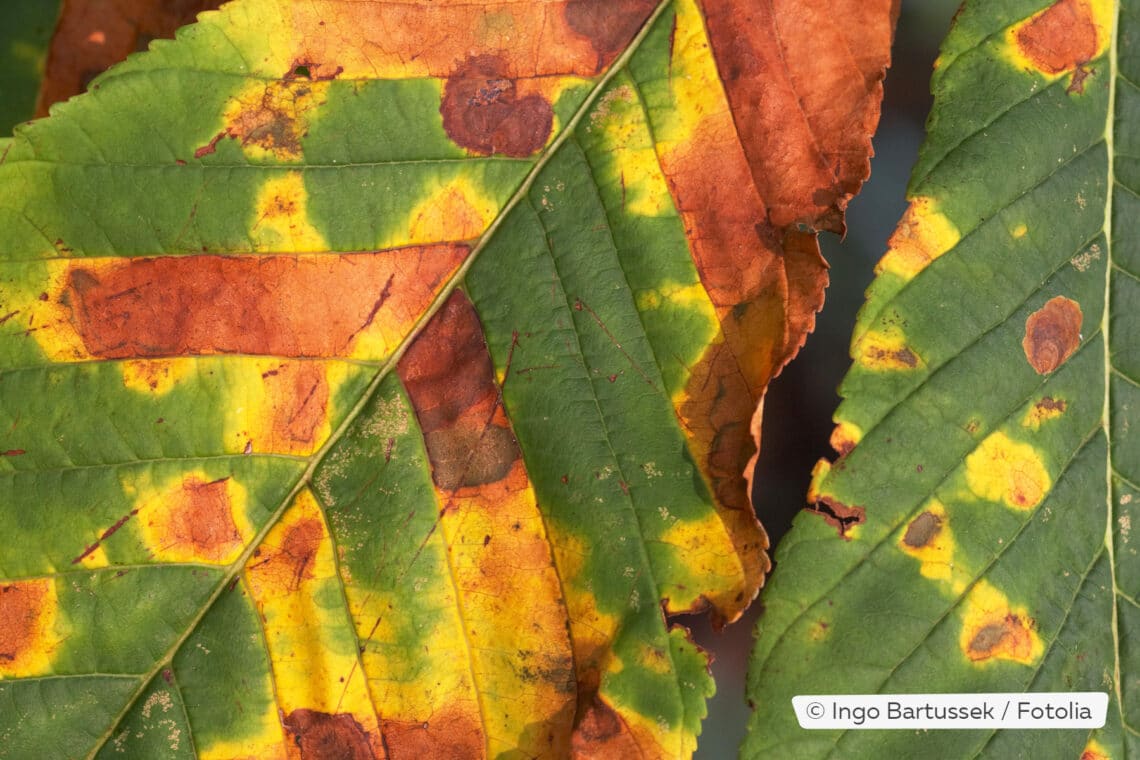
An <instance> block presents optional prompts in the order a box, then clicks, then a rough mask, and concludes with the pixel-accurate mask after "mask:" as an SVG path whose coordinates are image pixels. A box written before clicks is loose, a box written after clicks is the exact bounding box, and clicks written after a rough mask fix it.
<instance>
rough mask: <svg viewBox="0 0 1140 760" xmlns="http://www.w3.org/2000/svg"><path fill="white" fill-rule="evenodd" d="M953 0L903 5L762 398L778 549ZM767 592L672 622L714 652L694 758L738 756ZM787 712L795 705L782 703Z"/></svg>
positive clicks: (807, 470) (916, 134)
mask: <svg viewBox="0 0 1140 760" xmlns="http://www.w3.org/2000/svg"><path fill="white" fill-rule="evenodd" d="M959 3H960V0H903V3H902V9H901V12H900V15H899V22H898V27H897V30H896V31H895V43H894V49H893V50H892V59H893V62H892V64H891V69H890V71H888V72H887V81H886V93H885V97H884V100H883V115H882V119H881V120H880V122H879V131H878V132H877V133H876V135H875V138H874V148H875V157H874V158H873V159H872V160H871V179H870V180H869V181H868V182H867V184H866V185H864V186H863V191H862V192H861V193H860V194H859V195H858V197H856V198H855V199H854V200H853V201H851V205H850V206H849V207H848V210H847V237H846V238H845V239H844V240H842V241H840V240H839V238H837V237H835V236H834V235H829V234H826V233H825V234H823V235H822V236H821V239H820V242H821V245H822V248H823V255H824V256H825V257H826V258H827V261H828V262H829V263H830V264H831V285H830V286H829V287H828V289H827V302H826V304H825V305H824V307H823V311H822V312H820V314H819V317H818V319H817V322H816V328H815V332H814V333H813V334H812V335H810V336H808V340H807V344H806V345H805V346H804V348H803V350H801V351H800V353H799V356H797V357H796V359H795V360H794V361H793V362H792V363H791V364H790V365H788V367H787V368H786V369H785V370H784V372H783V374H781V375H780V376H779V377H777V378H776V380H775V381H774V382H773V383H772V386H771V388H769V390H768V396H767V400H766V401H765V402H764V423H763V424H764V427H763V433H762V441H761V450H760V459H759V462H758V463H757V467H756V488H755V491H754V493H753V500H754V501H755V503H756V512H757V514H758V515H759V517H760V521H761V522H762V523H764V527H765V529H766V530H767V531H768V535H769V537H770V538H771V540H772V544H773V549H772V550H771V551H774V549H775V545H776V543H777V542H778V541H779V540H780V537H782V536H783V535H784V534H785V533H786V532H787V531H788V529H789V528H790V527H791V522H792V518H794V517H795V515H796V513H798V512H799V511H800V510H801V509H802V508H803V506H804V502H805V495H806V493H807V487H808V481H809V480H810V479H811V469H812V466H813V465H814V464H815V463H816V461H817V460H819V459H820V458H821V457H826V458H828V459H832V458H834V452H832V450H831V447H830V446H829V445H828V438H829V436H830V435H831V428H832V422H831V415H832V412H834V411H835V407H836V406H837V405H838V404H839V396H838V395H837V392H836V389H837V388H838V387H839V383H840V381H841V380H842V379H843V375H844V373H845V372H846V371H847V367H848V366H849V365H850V363H851V360H850V358H849V356H848V351H847V349H848V344H849V342H850V339H851V329H852V327H853V326H854V323H855V313H856V312H857V311H858V310H859V307H860V306H861V305H862V304H863V291H864V290H865V289H866V288H867V286H868V285H869V284H870V282H871V279H872V276H873V271H872V270H873V269H874V266H875V262H876V261H878V260H879V257H880V256H882V254H883V252H884V251H886V249H887V238H888V237H890V235H891V232H892V231H893V230H894V227H895V224H896V222H898V219H899V217H900V216H902V212H903V210H904V209H905V208H906V183H907V179H908V178H909V177H910V168H911V166H912V165H913V164H914V161H915V158H916V157H917V156H918V148H919V145H920V144H921V143H922V136H923V126H924V124H925V122H926V114H927V112H928V111H929V110H930V104H931V97H930V72H931V67H932V65H933V63H934V59H935V58H936V57H937V55H938V46H939V44H940V43H941V41H942V38H943V37H945V36H946V32H947V30H948V29H949V28H950V19H951V17H952V16H953V15H954V11H955V10H957V8H958V5H959ZM763 604H764V593H763V591H761V593H760V598H759V599H757V600H756V601H755V602H753V605H752V607H751V608H750V609H749V610H748V612H746V613H745V615H744V617H743V618H742V619H741V620H740V621H739V622H737V623H736V624H734V625H732V626H729V627H728V628H727V629H726V630H724V631H722V632H715V631H713V630H712V629H711V627H710V626H709V624H708V621H707V620H705V619H703V618H701V617H698V616H693V617H681V618H678V619H677V622H679V623H681V624H682V625H686V626H688V627H690V628H691V629H692V631H693V637H694V638H695V639H696V641H697V643H698V644H700V645H701V646H702V647H703V648H705V649H706V650H708V651H709V652H711V653H712V654H713V657H714V658H715V660H714V662H713V666H712V670H713V675H714V677H715V678H716V682H717V694H716V696H715V697H714V698H713V699H712V700H711V701H710V702H709V716H708V718H707V719H706V720H705V723H704V729H703V731H702V733H701V738H700V741H699V743H698V748H697V753H696V758H697V759H698V760H720V759H721V758H729V757H736V755H737V752H738V748H739V746H740V742H741V740H742V739H743V738H744V733H745V730H746V723H747V721H748V714H749V708H748V704H747V701H746V699H745V695H744V683H745V677H746V674H747V671H748V655H749V652H750V650H751V647H752V632H753V629H754V628H755V627H756V620H757V619H758V618H759V617H760V615H762V614H763ZM788 709H789V710H791V709H792V707H791V705H790V704H789V705H788Z"/></svg>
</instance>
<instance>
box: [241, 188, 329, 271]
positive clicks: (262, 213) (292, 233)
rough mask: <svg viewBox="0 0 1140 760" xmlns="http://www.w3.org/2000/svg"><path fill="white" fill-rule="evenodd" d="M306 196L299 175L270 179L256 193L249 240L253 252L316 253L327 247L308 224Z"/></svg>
mask: <svg viewBox="0 0 1140 760" xmlns="http://www.w3.org/2000/svg"><path fill="white" fill-rule="evenodd" d="M308 202H309V194H308V191H307V190H306V189H305V180H304V177H303V176H302V175H301V172H289V173H287V174H285V175H284V176H280V177H271V178H270V179H268V180H267V181H266V182H265V184H264V185H262V186H261V189H260V190H258V193H257V202H256V205H255V212H254V214H255V218H254V221H253V226H252V227H251V228H250V231H249V237H250V240H251V241H252V242H253V249H254V250H255V251H263V252H273V253H318V252H322V251H327V250H329V244H328V242H327V241H326V240H325V239H324V237H323V236H322V235H321V233H320V232H318V231H317V229H316V228H315V227H314V226H313V225H312V223H311V222H310V221H309V213H308Z"/></svg>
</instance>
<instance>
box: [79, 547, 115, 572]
mask: <svg viewBox="0 0 1140 760" xmlns="http://www.w3.org/2000/svg"><path fill="white" fill-rule="evenodd" d="M77 559H78V560H79V562H78V564H79V566H80V567H85V568H87V569H88V570H97V569H99V568H101V567H107V566H108V565H110V564H111V560H110V559H108V558H107V550H106V549H104V548H103V545H102V544H100V545H98V546H96V547H95V548H94V549H91V550H89V551H85V552H83V556H81V557H78V558H77Z"/></svg>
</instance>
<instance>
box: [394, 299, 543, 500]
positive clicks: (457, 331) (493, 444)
mask: <svg viewBox="0 0 1140 760" xmlns="http://www.w3.org/2000/svg"><path fill="white" fill-rule="evenodd" d="M397 372H398V373H399V375H400V379H401V380H402V381H403V383H404V387H405V388H406V389H407V392H408V396H409V398H410V400H411V402H412V408H413V410H414V411H415V414H416V418H417V419H418V420H419V423H420V428H421V429H422V430H423V433H424V443H425V445H426V447H427V452H428V460H429V461H430V462H431V467H432V479H433V480H434V481H435V485H436V487H437V488H438V489H440V490H441V491H444V492H454V491H457V490H459V489H463V488H477V487H479V486H484V485H487V484H490V483H496V482H499V481H500V480H504V479H505V478H507V476H508V475H509V474H510V473H511V470H512V468H513V467H514V466H515V463H516V462H517V461H519V460H521V458H522V453H521V451H520V450H519V447H518V442H517V441H516V439H515V435H514V432H513V431H512V430H511V427H510V423H509V422H508V421H507V418H506V413H505V412H504V411H503V409H502V401H501V398H500V393H499V386H498V383H497V382H496V380H495V373H494V366H493V364H492V362H491V355H490V353H489V352H488V350H487V344H486V342H485V341H484V338H483V328H482V325H481V324H480V323H479V318H478V315H477V314H476V313H475V307H474V306H473V305H472V304H471V301H470V300H468V298H467V296H466V295H464V293H463V292H462V291H459V290H456V291H455V292H454V293H452V295H451V297H450V298H449V299H448V301H447V303H446V304H444V306H443V308H442V309H440V311H439V312H438V313H437V314H436V315H435V317H433V318H432V320H431V321H430V322H429V323H428V324H427V326H426V327H425V328H424V330H423V332H421V333H420V335H419V336H418V337H417V338H416V340H415V341H414V342H413V343H412V345H411V346H410V347H409V348H408V351H407V353H405V354H404V356H403V358H402V359H401V360H400V363H399V365H398V366H397Z"/></svg>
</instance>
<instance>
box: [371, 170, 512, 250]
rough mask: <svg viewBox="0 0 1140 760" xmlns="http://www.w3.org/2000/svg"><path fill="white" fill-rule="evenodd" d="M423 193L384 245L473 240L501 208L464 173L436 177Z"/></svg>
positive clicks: (381, 244) (382, 244)
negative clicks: (447, 178)
mask: <svg viewBox="0 0 1140 760" xmlns="http://www.w3.org/2000/svg"><path fill="white" fill-rule="evenodd" d="M423 194H424V195H423V200H422V201H420V202H419V203H417V204H416V205H415V207H413V208H412V210H411V212H410V213H409V214H408V218H407V222H406V224H405V225H398V226H397V228H396V229H397V231H396V232H395V233H393V234H392V235H391V236H390V237H389V238H388V239H387V240H383V241H381V242H380V247H381V248H394V247H398V246H403V245H416V244H421V243H445V242H456V241H462V240H473V239H474V238H477V237H479V236H480V235H482V234H483V232H484V231H485V230H486V229H487V226H488V225H490V223H491V222H492V221H493V220H494V218H495V215H496V214H497V213H498V212H499V206H498V204H497V203H496V202H495V201H494V200H493V199H492V198H490V197H489V196H488V195H486V194H485V193H484V192H483V191H482V189H480V188H479V187H477V186H476V185H475V184H474V183H473V182H471V180H470V179H468V178H466V177H462V176H460V177H455V178H454V179H451V180H449V181H446V182H440V181H439V180H437V179H433V180H432V183H431V185H430V186H428V187H427V188H424V190H423Z"/></svg>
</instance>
